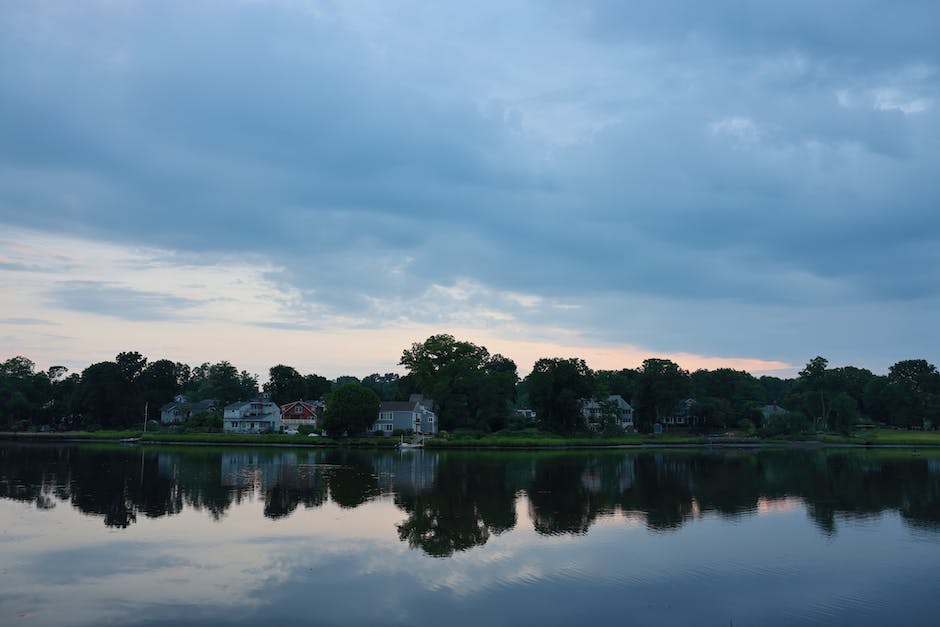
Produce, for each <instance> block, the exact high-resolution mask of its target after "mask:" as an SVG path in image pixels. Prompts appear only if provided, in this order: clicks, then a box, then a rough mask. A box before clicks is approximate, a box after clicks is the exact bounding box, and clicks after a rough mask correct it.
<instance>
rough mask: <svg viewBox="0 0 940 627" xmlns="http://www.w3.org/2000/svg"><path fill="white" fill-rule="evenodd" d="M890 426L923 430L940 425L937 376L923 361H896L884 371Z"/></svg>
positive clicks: (939, 392)
mask: <svg viewBox="0 0 940 627" xmlns="http://www.w3.org/2000/svg"><path fill="white" fill-rule="evenodd" d="M885 392H886V393H887V397H888V400H889V403H890V404H891V414H892V417H893V422H894V424H897V425H900V426H905V427H923V426H927V424H928V423H930V424H932V425H936V424H938V423H940V415H938V414H937V412H938V406H940V373H938V372H937V367H936V366H934V365H933V364H931V363H928V362H927V361H926V360H923V359H907V360H904V361H899V362H897V363H896V364H894V365H893V366H891V367H890V368H889V369H888V382H887V386H886V389H885Z"/></svg>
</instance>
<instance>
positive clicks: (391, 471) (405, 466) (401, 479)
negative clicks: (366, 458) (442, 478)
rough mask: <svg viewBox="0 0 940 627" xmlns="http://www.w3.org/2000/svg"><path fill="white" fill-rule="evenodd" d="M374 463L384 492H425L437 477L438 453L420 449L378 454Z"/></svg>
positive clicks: (381, 489) (381, 490)
mask: <svg viewBox="0 0 940 627" xmlns="http://www.w3.org/2000/svg"><path fill="white" fill-rule="evenodd" d="M373 464H374V466H375V474H376V476H377V477H378V480H379V491H380V492H381V493H382V494H388V493H390V492H394V493H417V492H424V491H426V490H430V489H431V488H432V487H433V486H434V481H435V480H436V479H437V468H438V455H437V454H436V453H430V454H425V452H424V451H423V450H420V449H418V450H411V451H402V452H400V453H399V452H396V453H392V454H388V455H381V456H378V455H377V456H376V457H375V458H374V459H373Z"/></svg>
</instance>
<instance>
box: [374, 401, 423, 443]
mask: <svg viewBox="0 0 940 627" xmlns="http://www.w3.org/2000/svg"><path fill="white" fill-rule="evenodd" d="M396 429H401V430H402V431H409V430H410V431H414V432H415V433H424V434H430V433H437V414H435V413H434V401H432V400H430V399H426V398H424V397H423V396H422V395H420V394H412V395H411V398H409V399H408V400H407V401H385V402H383V403H382V405H381V406H380V407H379V418H378V420H376V421H375V424H374V425H372V430H373V431H381V432H382V433H383V434H384V435H391V434H392V431H395V430H396Z"/></svg>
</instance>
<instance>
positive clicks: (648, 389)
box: [633, 358, 692, 433]
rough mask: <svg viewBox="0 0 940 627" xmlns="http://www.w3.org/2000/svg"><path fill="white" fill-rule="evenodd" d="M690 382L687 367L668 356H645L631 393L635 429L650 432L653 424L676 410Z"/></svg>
mask: <svg viewBox="0 0 940 627" xmlns="http://www.w3.org/2000/svg"><path fill="white" fill-rule="evenodd" d="M691 392H692V383H691V380H690V378H689V373H688V371H687V370H683V369H682V368H680V367H679V365H678V364H676V363H675V362H673V361H671V360H669V359H653V358H651V359H647V360H646V361H644V362H643V366H642V367H641V368H640V374H639V376H638V377H637V388H636V394H635V396H634V403H633V405H634V407H635V409H636V417H637V420H636V422H637V430H638V431H643V432H645V433H649V432H650V431H651V430H652V427H653V423H654V422H659V421H660V420H662V419H663V418H665V417H666V416H670V415H672V414H673V413H674V412H676V411H677V409H678V405H679V402H680V401H682V400H684V399H686V398H688V397H689V395H690V394H691Z"/></svg>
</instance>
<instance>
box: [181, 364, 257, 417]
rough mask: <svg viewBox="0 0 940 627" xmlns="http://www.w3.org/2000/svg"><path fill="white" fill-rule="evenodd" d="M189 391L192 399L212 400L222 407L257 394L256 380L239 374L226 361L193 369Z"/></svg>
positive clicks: (246, 373) (241, 373)
mask: <svg viewBox="0 0 940 627" xmlns="http://www.w3.org/2000/svg"><path fill="white" fill-rule="evenodd" d="M190 389H191V390H192V392H191V395H192V396H193V398H195V399H214V400H217V401H218V402H219V404H220V405H221V406H222V407H224V406H225V405H227V404H229V403H233V402H235V401H241V400H248V399H251V398H254V397H255V396H256V395H257V394H258V378H257V377H256V376H255V375H253V374H250V373H248V372H246V371H244V370H242V371H241V372H239V371H238V369H237V368H236V367H235V366H233V365H232V364H231V363H229V362H227V361H220V362H219V363H217V364H212V365H209V364H208V363H204V364H202V365H201V366H198V367H197V368H194V369H193V373H192V376H191V378H190Z"/></svg>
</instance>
